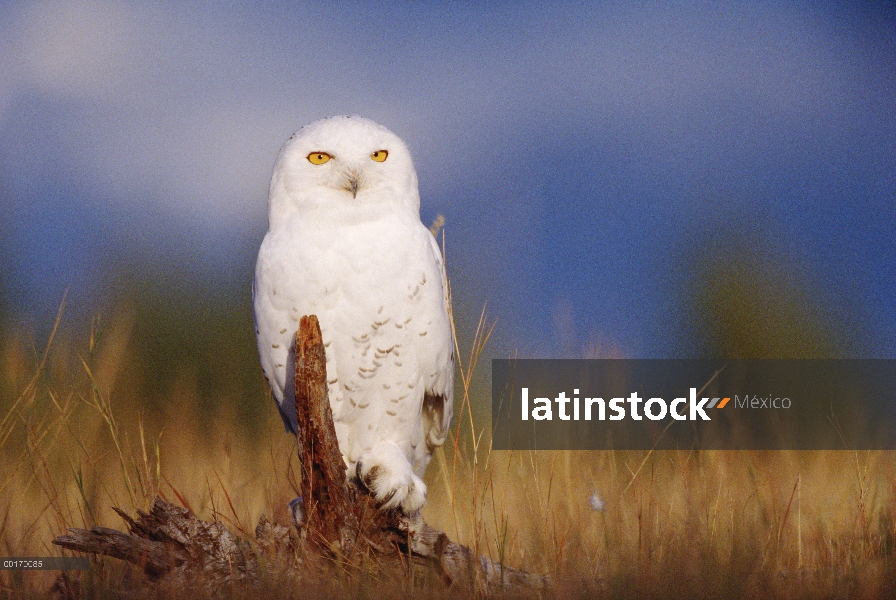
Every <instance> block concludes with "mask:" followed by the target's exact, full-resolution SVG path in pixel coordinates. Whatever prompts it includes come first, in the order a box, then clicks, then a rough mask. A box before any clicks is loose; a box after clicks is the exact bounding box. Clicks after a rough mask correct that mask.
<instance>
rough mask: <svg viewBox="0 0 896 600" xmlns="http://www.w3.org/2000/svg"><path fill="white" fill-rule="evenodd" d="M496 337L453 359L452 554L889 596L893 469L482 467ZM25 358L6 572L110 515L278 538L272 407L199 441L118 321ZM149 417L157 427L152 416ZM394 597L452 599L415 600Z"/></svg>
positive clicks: (619, 588) (435, 482)
mask: <svg viewBox="0 0 896 600" xmlns="http://www.w3.org/2000/svg"><path fill="white" fill-rule="evenodd" d="M489 333H490V329H489V328H488V327H487V325H486V319H485V318H484V316H483V318H482V319H480V322H479V327H478V328H477V330H476V333H475V335H474V340H473V343H472V347H471V348H467V349H459V350H463V351H462V352H459V353H458V356H460V357H461V358H462V360H461V361H460V363H461V364H460V373H459V379H458V382H459V385H458V393H457V394H456V395H457V410H456V418H455V424H454V430H453V432H452V436H451V438H450V439H449V442H447V443H446V445H445V446H444V447H443V448H442V449H440V450H438V451H437V453H436V456H435V458H434V460H433V461H432V464H431V465H430V468H429V471H428V473H427V484H428V485H429V496H428V498H429V501H428V504H427V506H426V508H425V509H424V516H425V518H426V520H427V522H429V523H430V524H432V525H434V526H436V527H439V528H441V529H443V530H445V531H446V532H447V533H448V534H449V536H450V537H452V538H453V539H455V540H457V541H459V542H461V543H463V544H465V545H468V546H470V547H472V548H474V549H475V550H476V551H477V552H478V553H480V554H484V555H488V556H490V557H491V558H493V559H496V560H500V561H502V562H503V563H505V564H509V565H512V566H517V567H522V568H524V569H526V570H528V571H532V572H540V573H547V574H549V575H550V576H551V579H552V581H553V586H554V587H553V589H552V591H551V592H549V593H548V594H549V595H556V596H558V597H568V596H576V595H582V596H585V595H588V596H596V597H717V598H727V597H756V598H760V597H763V598H764V597H769V596H773V597H792V598H801V597H821V596H824V597H869V598H870V597H878V596H880V595H883V594H885V593H886V591H887V590H891V591H892V589H893V588H891V587H890V586H892V585H893V582H894V573H896V569H894V564H896V563H894V560H893V558H892V550H893V545H894V541H896V514H894V491H896V477H894V466H896V461H894V458H896V456H894V454H893V453H888V452H845V451H844V452H721V451H718V452H706V451H704V452H572V451H570V452H509V451H492V450H491V448H490V441H489V425H490V424H489V422H488V421H487V420H485V419H483V418H482V416H481V414H482V412H483V411H482V408H481V407H483V406H487V403H488V399H487V397H486V394H487V390H484V389H474V388H475V386H474V385H473V383H472V382H473V381H474V377H473V373H474V372H475V371H476V369H482V368H483V366H482V365H480V364H479V363H478V361H479V359H480V357H481V356H482V352H483V348H484V347H485V344H486V342H487V340H488V336H489ZM25 339H26V338H24V337H21V336H18V337H17V336H12V337H10V338H9V339H7V340H6V341H5V342H4V346H3V348H2V369H3V387H2V389H4V390H6V392H5V393H4V397H3V399H2V405H0V408H2V411H0V554H2V555H5V556H47V555H60V554H62V551H61V550H60V549H58V548H57V547H55V546H53V545H52V544H51V541H52V539H53V538H54V537H55V536H57V535H60V534H62V533H64V532H65V530H66V529H67V528H69V527H90V526H93V525H103V526H107V527H114V528H119V529H124V528H125V523H124V522H123V521H122V520H121V518H120V517H119V516H118V515H117V514H115V512H113V510H112V507H113V506H117V507H121V508H124V509H125V510H127V511H129V512H131V513H133V512H134V509H138V508H139V509H144V510H145V509H147V507H148V506H149V503H150V502H151V500H152V498H153V497H154V496H155V495H156V494H161V495H162V496H163V497H165V498H167V499H169V500H171V501H173V502H177V503H182V504H184V505H186V506H188V507H189V508H190V509H192V510H193V511H194V512H196V513H197V514H198V515H199V516H200V517H201V518H203V519H207V520H212V519H217V520H220V521H222V522H224V523H225V524H226V525H227V526H228V527H229V528H230V529H231V530H233V531H234V532H237V533H239V534H241V535H243V536H245V537H246V538H250V537H251V534H252V531H253V530H254V527H255V524H256V523H257V522H258V520H259V518H260V517H261V516H262V515H266V516H267V517H268V518H271V519H272V520H274V521H275V522H280V523H284V524H286V523H288V522H289V519H288V515H287V510H286V507H287V503H288V502H289V500H290V499H292V498H293V497H295V496H296V495H297V478H298V477H299V465H298V464H297V459H296V448H295V441H294V439H292V438H291V437H290V436H289V435H287V434H286V433H285V432H284V431H283V427H282V424H281V422H280V418H279V416H278V415H277V414H276V411H275V409H274V407H273V404H272V403H271V401H270V400H269V398H266V397H265V396H264V394H263V393H261V392H260V393H259V394H258V395H257V397H248V398H243V399H242V401H244V402H253V403H267V404H268V408H269V410H267V412H266V413H262V414H265V415H266V416H265V417H264V418H263V423H262V424H261V426H260V428H259V429H260V431H261V434H260V435H258V436H248V435H243V434H242V433H241V432H242V431H243V430H244V427H243V426H242V424H241V423H240V419H241V418H244V417H242V416H241V415H242V413H240V412H239V411H237V410H222V411H219V412H218V413H216V414H215V416H214V417H213V418H212V420H211V424H210V425H209V423H208V418H207V417H205V416H202V417H201V418H200V415H198V414H197V413H198V412H199V411H201V410H203V408H202V407H203V404H202V403H201V402H199V401H198V400H197V396H198V394H197V391H196V384H195V378H191V376H190V373H189V371H184V373H183V375H182V377H181V378H180V379H179V380H178V382H177V384H176V385H173V386H170V389H168V391H167V392H165V393H164V397H162V398H156V399H153V402H146V403H144V404H141V403H140V401H139V400H140V399H139V398H137V399H135V398H134V394H132V393H131V394H129V393H128V381H129V379H128V369H127V365H128V364H129V363H128V360H126V357H129V356H131V357H132V355H133V342H132V328H131V326H130V325H129V322H128V317H127V315H120V316H119V318H118V319H113V321H112V322H111V324H109V325H108V326H107V328H106V330H105V334H104V335H103V337H102V339H97V337H96V335H95V334H91V335H90V336H89V337H88V339H87V340H86V342H84V343H82V344H78V343H77V341H76V339H75V338H74V337H72V336H68V337H66V335H64V334H63V332H62V330H61V328H60V327H59V321H57V324H56V327H54V329H53V335H51V336H50V339H49V340H48V341H46V343H45V344H44V346H43V348H35V347H33V346H29V344H28V343H27V342H26V341H25ZM136 360H139V357H137V358H136ZM260 377H261V375H260V373H259V379H260ZM262 389H263V388H262V386H261V385H259V390H262ZM159 403H161V404H163V405H164V406H165V407H166V409H165V412H164V415H162V416H159V415H151V414H147V413H146V409H145V407H146V406H157V405H158V404H159ZM141 406H142V407H144V408H141ZM601 503H602V504H603V506H602V509H599V508H600V504H601ZM92 560H93V568H92V570H91V571H90V572H87V573H81V574H79V576H80V578H81V591H82V593H83V594H84V596H85V597H95V596H102V597H113V596H115V597H117V596H116V593H117V592H118V591H120V590H126V589H134V588H137V589H139V588H140V587H141V586H143V585H145V584H143V583H141V582H142V580H141V579H140V576H139V575H138V574H137V571H136V570H135V569H132V568H130V567H129V566H127V565H124V564H121V563H119V562H118V561H115V560H114V559H92ZM56 575H57V574H56V573H52V572H28V573H24V572H22V571H2V572H0V586H2V593H3V596H4V597H9V598H13V597H26V596H34V595H41V594H44V593H45V592H46V591H47V590H48V589H49V588H50V587H51V586H52V584H53V581H54V579H55V577H56ZM347 578H348V576H347ZM333 585H334V586H335V587H333V588H331V592H332V591H333V590H336V592H337V593H338V592H341V593H342V594H343V595H345V596H349V597H377V596H380V595H382V594H383V589H376V588H371V589H361V588H359V587H358V586H357V585H350V584H349V583H345V585H343V584H342V583H341V582H335V583H334V584H333ZM420 585H423V584H419V583H418V584H417V586H420ZM427 585H433V584H432V582H430V583H429V584H427ZM277 589H278V592H279V593H280V594H282V595H283V596H286V597H305V596H307V594H308V590H307V589H306V590H304V591H303V590H301V589H296V588H291V587H286V586H282V587H279V588H277ZM389 589H390V594H393V592H392V591H391V590H392V589H393V588H389ZM398 589H400V591H401V592H402V593H405V594H406V595H407V596H409V597H410V596H414V597H419V596H420V595H426V596H435V597H443V596H444V597H447V596H451V597H455V596H459V597H463V593H462V592H461V591H459V590H443V589H438V588H428V589H426V590H424V589H420V588H419V587H416V588H415V585H414V584H413V583H408V584H407V585H406V586H405V587H403V588H398ZM250 593H251V591H246V592H245V595H249V594H250Z"/></svg>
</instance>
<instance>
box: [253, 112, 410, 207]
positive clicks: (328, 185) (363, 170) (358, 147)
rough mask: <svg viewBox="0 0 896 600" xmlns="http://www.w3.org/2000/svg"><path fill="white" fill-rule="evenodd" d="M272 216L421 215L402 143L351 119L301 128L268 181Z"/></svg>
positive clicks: (365, 122)
mask: <svg viewBox="0 0 896 600" xmlns="http://www.w3.org/2000/svg"><path fill="white" fill-rule="evenodd" d="M270 202H271V210H272V213H273V211H274V210H277V208H278V206H277V205H278V204H280V205H283V206H281V207H280V208H283V209H286V210H289V209H291V208H299V209H302V208H306V209H313V208H324V209H327V208H330V207H335V208H337V210H340V211H345V210H351V208H350V207H356V208H358V209H359V210H366V209H367V208H373V206H374V205H377V206H378V207H379V208H380V209H381V208H382V205H384V204H390V203H394V204H397V205H400V206H402V207H403V208H408V209H412V210H414V211H418V212H419V210H420V194H419V192H418V189H417V173H416V171H414V164H413V162H412V161H411V155H410V152H408V149H407V146H405V144H404V142H402V141H401V139H400V138H399V137H398V136H397V135H395V134H394V133H392V132H391V131H389V130H388V129H386V128H385V127H383V126H382V125H379V124H378V123H375V122H373V121H371V120H369V119H364V118H362V117H359V116H356V115H352V116H340V117H329V118H326V119H321V120H320V121H315V122H314V123H311V124H310V125H306V126H305V127H303V128H302V129H300V130H299V131H297V132H296V133H295V134H293V136H292V137H290V138H289V140H287V142H286V144H284V145H283V148H282V149H281V150H280V155H279V156H278V157H277V163H276V164H275V165H274V173H273V176H272V177H271V200H270Z"/></svg>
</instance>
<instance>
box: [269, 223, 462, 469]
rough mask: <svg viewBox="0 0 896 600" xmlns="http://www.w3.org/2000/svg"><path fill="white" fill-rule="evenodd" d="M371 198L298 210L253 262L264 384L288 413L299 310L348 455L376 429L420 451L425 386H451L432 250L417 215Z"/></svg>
mask: <svg viewBox="0 0 896 600" xmlns="http://www.w3.org/2000/svg"><path fill="white" fill-rule="evenodd" d="M379 209H380V210H378V211H363V210H362V211H357V212H345V211H343V212H340V211H339V209H334V211H332V213H330V214H319V212H318V211H313V210H311V211H296V212H295V213H293V214H292V215H291V216H290V218H287V219H284V220H282V221H280V222H279V223H278V224H277V227H274V228H272V229H271V231H269V232H268V234H267V236H266V237H265V239H264V241H263V243H262V246H261V249H260V252H259V256H258V263H257V266H256V276H255V277H256V278H255V317H256V327H257V329H258V346H259V352H260V355H261V361H262V366H263V368H264V370H265V374H266V375H267V377H268V379H269V381H270V383H271V387H272V389H273V391H274V394H275V396H276V398H277V400H278V402H280V403H281V406H282V407H283V410H285V411H286V412H290V410H289V409H290V408H291V407H290V406H289V403H290V402H294V399H293V398H292V397H291V395H290V393H289V392H290V390H289V388H290V386H289V385H287V384H288V381H289V378H291V377H292V370H291V368H290V367H291V361H292V355H291V354H290V347H291V344H292V341H293V339H294V336H295V332H296V329H297V327H298V321H299V319H300V317H301V316H302V315H306V314H316V315H317V316H318V318H319V320H320V323H321V330H322V334H323V339H324V343H325V345H326V350H327V370H328V383H329V390H330V402H331V406H332V408H333V415H334V421H335V422H336V429H337V436H338V438H339V441H340V447H341V449H342V451H343V454H344V455H345V456H346V458H347V459H348V460H349V462H352V461H354V460H356V459H357V457H358V455H360V453H361V452H363V451H364V450H365V449H366V448H369V447H370V446H372V444H373V443H375V442H376V441H377V440H380V439H387V440H390V441H394V442H396V443H400V444H403V450H404V451H405V454H406V455H408V456H409V457H415V456H418V455H420V456H422V454H421V453H422V452H424V448H423V446H425V444H423V443H422V442H423V432H422V429H421V425H420V406H421V403H422V399H423V393H424V390H429V391H431V392H435V393H436V394H447V395H449V396H450V392H451V384H452V382H451V378H452V377H453V365H452V364H451V354H452V350H453V342H452V337H451V328H450V323H449V321H448V316H447V311H446V306H445V291H444V288H443V282H442V264H441V256H440V255H439V253H438V250H437V248H436V247H435V244H434V242H433V239H432V236H431V234H430V233H429V231H428V230H427V229H426V228H425V227H424V226H423V225H422V224H421V223H420V221H419V218H418V217H417V216H416V214H413V213H411V211H410V210H407V209H406V208H403V207H401V206H397V205H394V206H388V205H387V206H385V207H384V206H382V205H381V206H380V207H379ZM383 209H385V210H383ZM449 365H450V367H449ZM293 411H294V408H293ZM293 419H294V416H293ZM412 459H413V458H412ZM424 466H425V463H424Z"/></svg>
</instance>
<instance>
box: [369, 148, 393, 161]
mask: <svg viewBox="0 0 896 600" xmlns="http://www.w3.org/2000/svg"><path fill="white" fill-rule="evenodd" d="M388 156H389V151H388V150H377V151H376V152H374V153H373V154H371V155H370V158H372V159H373V160H375V161H376V162H383V161H384V160H386V158H388Z"/></svg>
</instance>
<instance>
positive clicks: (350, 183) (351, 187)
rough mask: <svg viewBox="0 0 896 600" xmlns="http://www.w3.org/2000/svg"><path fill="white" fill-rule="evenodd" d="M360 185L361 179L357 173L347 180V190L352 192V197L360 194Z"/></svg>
mask: <svg viewBox="0 0 896 600" xmlns="http://www.w3.org/2000/svg"><path fill="white" fill-rule="evenodd" d="M359 186H360V181H358V176H357V175H352V176H350V177H349V178H348V180H347V181H346V182H345V188H344V189H345V191H347V192H351V193H352V198H356V197H357V196H358V187H359Z"/></svg>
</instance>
